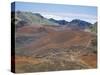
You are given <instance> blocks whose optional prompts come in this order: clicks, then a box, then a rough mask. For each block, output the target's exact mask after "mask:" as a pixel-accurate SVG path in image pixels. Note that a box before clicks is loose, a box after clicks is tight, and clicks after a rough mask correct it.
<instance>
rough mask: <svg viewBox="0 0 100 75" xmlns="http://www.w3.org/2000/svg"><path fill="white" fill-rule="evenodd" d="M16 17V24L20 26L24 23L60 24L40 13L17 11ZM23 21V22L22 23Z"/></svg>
mask: <svg viewBox="0 0 100 75" xmlns="http://www.w3.org/2000/svg"><path fill="white" fill-rule="evenodd" d="M15 19H16V21H17V23H16V25H17V26H20V25H23V24H29V25H32V24H34V25H35V24H36V25H58V24H57V23H54V22H52V21H49V20H48V19H46V18H44V17H43V16H41V15H40V14H39V13H31V12H20V11H16V12H15ZM20 23H21V24H20Z"/></svg>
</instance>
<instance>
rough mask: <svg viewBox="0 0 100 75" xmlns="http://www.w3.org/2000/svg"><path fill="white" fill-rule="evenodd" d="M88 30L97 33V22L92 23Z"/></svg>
mask: <svg viewBox="0 0 100 75" xmlns="http://www.w3.org/2000/svg"><path fill="white" fill-rule="evenodd" d="M90 29H91V31H92V32H95V33H97V22H96V23H94V24H93V25H92V26H91V27H90Z"/></svg>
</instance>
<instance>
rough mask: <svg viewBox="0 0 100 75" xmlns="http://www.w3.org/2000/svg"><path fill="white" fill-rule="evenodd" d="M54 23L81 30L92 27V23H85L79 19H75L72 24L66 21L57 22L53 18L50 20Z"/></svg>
mask: <svg viewBox="0 0 100 75" xmlns="http://www.w3.org/2000/svg"><path fill="white" fill-rule="evenodd" d="M49 20H50V21H52V22H55V23H58V24H59V25H66V26H68V27H71V28H80V29H86V28H89V27H91V25H92V24H91V23H89V22H86V21H83V20H79V19H74V20H72V21H70V22H68V21H66V20H55V19H53V18H50V19H49Z"/></svg>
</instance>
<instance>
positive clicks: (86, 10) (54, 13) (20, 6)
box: [15, 2, 97, 23]
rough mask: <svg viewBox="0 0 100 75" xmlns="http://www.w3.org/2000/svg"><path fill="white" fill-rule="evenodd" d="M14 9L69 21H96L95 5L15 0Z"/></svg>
mask: <svg viewBox="0 0 100 75" xmlns="http://www.w3.org/2000/svg"><path fill="white" fill-rule="evenodd" d="M15 5H16V6H15V11H18V10H20V11H28V12H33V13H40V14H41V15H42V16H44V17H46V18H54V19H56V20H66V21H71V20H73V19H80V20H84V21H87V22H90V23H95V22H96V21H97V7H94V6H79V5H64V4H47V3H46V4H45V3H31V2H15Z"/></svg>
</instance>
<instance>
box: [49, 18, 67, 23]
mask: <svg viewBox="0 0 100 75" xmlns="http://www.w3.org/2000/svg"><path fill="white" fill-rule="evenodd" d="M49 20H50V21H52V22H55V23H58V24H59V25H67V24H68V23H69V22H68V21H66V20H55V19H53V18H50V19H49Z"/></svg>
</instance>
